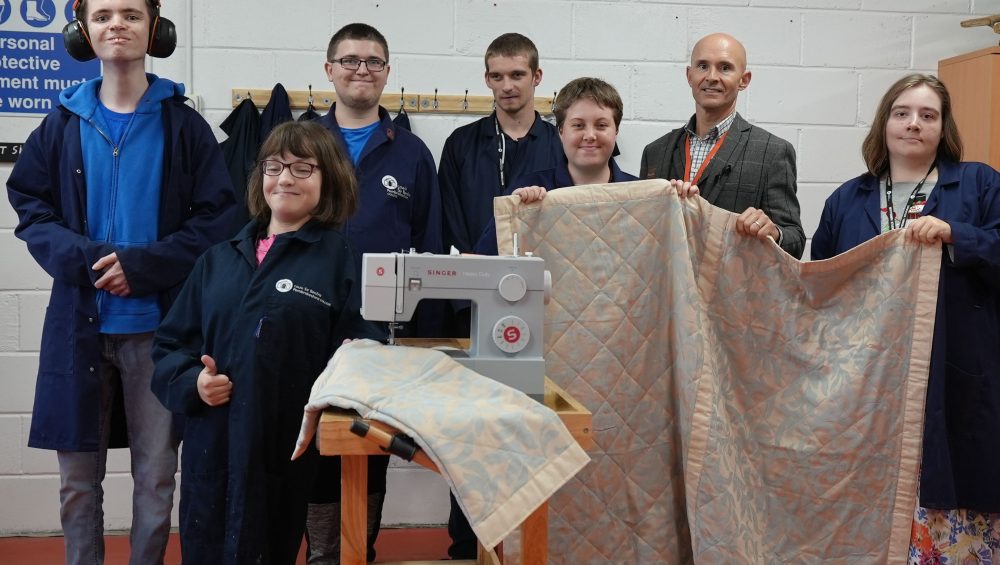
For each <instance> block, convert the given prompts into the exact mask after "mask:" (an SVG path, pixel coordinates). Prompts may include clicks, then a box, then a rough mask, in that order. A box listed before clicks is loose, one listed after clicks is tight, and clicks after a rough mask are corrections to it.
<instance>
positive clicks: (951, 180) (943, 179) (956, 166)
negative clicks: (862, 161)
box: [860, 160, 962, 190]
mask: <svg viewBox="0 0 1000 565" xmlns="http://www.w3.org/2000/svg"><path fill="white" fill-rule="evenodd" d="M937 170H938V178H937V183H935V185H934V186H939V187H941V188H954V186H955V185H957V184H958V181H959V177H960V176H961V174H962V171H961V167H960V163H958V162H957V161H949V160H943V161H938V164H937ZM879 182H880V181H879V178H878V177H876V176H875V175H873V174H871V173H865V174H864V180H863V181H862V182H861V186H860V188H861V189H862V190H878V189H879Z"/></svg>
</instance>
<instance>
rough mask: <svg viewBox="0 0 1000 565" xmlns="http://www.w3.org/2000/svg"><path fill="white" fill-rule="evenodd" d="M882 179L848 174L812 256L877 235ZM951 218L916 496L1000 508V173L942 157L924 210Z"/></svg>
mask: <svg viewBox="0 0 1000 565" xmlns="http://www.w3.org/2000/svg"><path fill="white" fill-rule="evenodd" d="M879 190H880V188H879V179H878V178H876V177H874V176H872V175H870V174H865V175H862V176H860V177H857V178H855V179H853V180H850V181H848V182H847V183H845V184H843V185H842V186H841V187H840V188H838V189H837V190H836V191H835V192H834V193H833V194H832V195H831V196H830V197H829V198H828V199H827V201H826V205H825V206H824V208H823V215H822V218H821V220H820V225H819V228H818V229H817V230H816V234H815V235H814V236H813V239H812V259H814V260H815V259H827V258H829V257H833V256H834V255H836V254H838V253H842V252H844V251H847V250H848V249H851V248H852V247H854V246H856V245H859V244H861V243H864V242H865V241H867V240H869V239H871V238H873V237H875V236H877V235H878V234H879V232H880V230H881V225H882V224H881V219H880V217H879V214H880V211H879V207H880V203H879ZM923 214H924V215H931V216H934V217H936V218H939V219H941V220H944V221H946V222H948V224H949V225H950V226H951V231H952V237H953V239H954V244H953V245H949V246H946V247H947V248H950V249H945V252H944V256H943V258H942V264H941V278H940V283H939V287H938V306H937V316H936V318H935V322H934V345H933V348H932V351H931V368H930V377H929V381H928V386H927V402H926V408H925V421H924V442H923V460H922V465H921V476H920V504H921V505H922V506H924V507H925V508H945V509H953V508H964V509H972V510H978V511H980V512H1000V481H997V480H996V476H997V469H1000V449H997V445H998V444H997V441H998V439H997V438H1000V173H998V172H997V171H995V170H993V169H992V168H991V167H989V166H987V165H984V164H982V163H955V162H949V161H943V162H940V163H939V164H938V181H937V185H936V187H935V188H934V189H933V190H932V191H931V193H930V197H929V198H928V200H927V203H926V205H925V206H924V210H923Z"/></svg>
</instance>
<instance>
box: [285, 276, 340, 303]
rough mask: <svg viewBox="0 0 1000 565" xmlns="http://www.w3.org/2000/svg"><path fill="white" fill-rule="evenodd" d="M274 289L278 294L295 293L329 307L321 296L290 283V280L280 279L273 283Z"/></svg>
mask: <svg viewBox="0 0 1000 565" xmlns="http://www.w3.org/2000/svg"><path fill="white" fill-rule="evenodd" d="M274 288H275V289H277V291H278V292H289V291H291V292H297V293H299V294H301V295H302V296H306V297H309V298H312V299H313V300H315V301H317V302H319V303H320V304H322V305H323V306H330V303H329V302H327V301H326V300H324V299H323V295H322V294H320V293H319V292H317V291H315V290H313V289H311V288H308V287H305V286H302V285H300V284H295V283H293V282H292V281H291V279H281V280H280V281H278V282H276V283H274Z"/></svg>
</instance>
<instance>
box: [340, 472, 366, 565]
mask: <svg viewBox="0 0 1000 565" xmlns="http://www.w3.org/2000/svg"><path fill="white" fill-rule="evenodd" d="M367 552H368V456H367V455H341V456H340V563H341V565H365V563H366V562H367V557H368V555H367Z"/></svg>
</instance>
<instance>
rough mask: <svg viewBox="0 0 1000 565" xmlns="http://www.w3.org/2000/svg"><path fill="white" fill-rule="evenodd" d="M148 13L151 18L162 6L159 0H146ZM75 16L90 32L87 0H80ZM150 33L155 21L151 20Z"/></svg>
mask: <svg viewBox="0 0 1000 565" xmlns="http://www.w3.org/2000/svg"><path fill="white" fill-rule="evenodd" d="M145 4H146V15H147V16H149V17H150V18H152V17H153V15H154V14H155V13H156V11H157V10H158V9H159V7H160V3H159V0H146V1H145ZM73 17H74V18H76V19H77V21H79V22H80V23H82V24H83V27H84V29H87V30H88V33H89V32H90V30H89V28H87V0H80V3H79V4H77V5H76V10H75V11H74V12H73ZM149 28H150V33H152V29H153V22H149Z"/></svg>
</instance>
